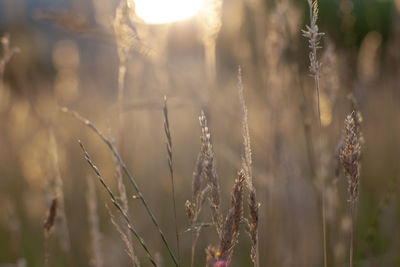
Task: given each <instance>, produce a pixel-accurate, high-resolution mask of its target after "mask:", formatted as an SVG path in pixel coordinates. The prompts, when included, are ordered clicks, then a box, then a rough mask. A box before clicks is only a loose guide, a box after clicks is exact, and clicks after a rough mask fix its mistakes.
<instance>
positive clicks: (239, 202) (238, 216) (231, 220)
mask: <svg viewBox="0 0 400 267" xmlns="http://www.w3.org/2000/svg"><path fill="white" fill-rule="evenodd" d="M244 181H245V173H244V171H243V170H242V171H240V172H239V174H238V178H237V179H236V180H235V185H234V187H233V190H232V200H231V208H230V209H229V212H228V215H227V216H226V219H225V224H224V228H223V233H222V238H221V241H220V244H219V249H218V253H217V258H218V261H221V262H227V263H229V262H230V260H231V258H232V253H233V248H234V247H235V245H236V244H237V242H238V238H239V227H240V224H241V222H242V220H243V185H244Z"/></svg>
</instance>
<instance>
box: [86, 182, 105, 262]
mask: <svg viewBox="0 0 400 267" xmlns="http://www.w3.org/2000/svg"><path fill="white" fill-rule="evenodd" d="M87 185H88V189H87V196H86V201H87V205H88V222H89V229H90V241H91V245H92V258H91V260H90V266H93V267H103V266H104V261H103V253H102V246H101V240H102V237H101V233H100V225H99V214H98V211H97V197H96V187H95V185H94V182H93V180H92V179H91V177H90V176H89V175H88V176H87Z"/></svg>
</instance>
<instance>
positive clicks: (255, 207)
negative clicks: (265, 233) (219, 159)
mask: <svg viewBox="0 0 400 267" xmlns="http://www.w3.org/2000/svg"><path fill="white" fill-rule="evenodd" d="M238 89H239V101H240V105H241V107H242V135H243V146H244V157H243V164H242V165H243V170H244V173H245V177H246V186H247V189H248V190H249V196H248V206H249V221H248V230H249V231H248V232H249V235H250V239H251V252H250V256H251V260H252V262H253V264H254V266H259V254H258V218H259V205H260V204H259V203H258V202H257V195H256V189H255V187H254V184H253V172H252V156H251V144H250V132H249V125H248V121H247V107H246V102H245V99H244V95H243V81H242V69H241V67H240V66H239V68H238Z"/></svg>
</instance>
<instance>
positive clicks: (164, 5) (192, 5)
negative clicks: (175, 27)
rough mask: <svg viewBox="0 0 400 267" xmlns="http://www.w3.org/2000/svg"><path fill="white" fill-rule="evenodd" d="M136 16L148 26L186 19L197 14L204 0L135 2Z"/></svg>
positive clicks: (140, 0)
mask: <svg viewBox="0 0 400 267" xmlns="http://www.w3.org/2000/svg"><path fill="white" fill-rule="evenodd" d="M134 2H135V10H136V14H137V15H138V16H139V17H140V18H142V19H143V20H144V21H145V22H146V23H148V24H165V23H172V22H175V21H180V20H185V19H188V18H190V17H192V16H194V15H196V13H198V12H199V11H200V9H201V7H202V5H203V4H204V2H205V0H135V1H134Z"/></svg>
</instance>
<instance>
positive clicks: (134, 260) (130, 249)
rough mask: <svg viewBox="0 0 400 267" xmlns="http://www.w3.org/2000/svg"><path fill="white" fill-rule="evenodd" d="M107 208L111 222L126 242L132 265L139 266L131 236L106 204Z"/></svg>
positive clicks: (126, 249) (126, 250)
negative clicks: (122, 227)
mask: <svg viewBox="0 0 400 267" xmlns="http://www.w3.org/2000/svg"><path fill="white" fill-rule="evenodd" d="M106 208H107V211H108V214H109V215H110V220H111V223H112V224H113V225H114V227H115V229H116V230H117V232H118V233H119V235H120V236H121V239H122V241H123V242H124V244H125V252H126V254H128V256H129V258H130V259H131V261H132V265H133V266H135V267H139V266H140V263H139V260H138V258H137V257H136V255H135V252H134V249H133V246H132V242H131V240H129V236H128V235H126V233H125V231H123V230H122V229H121V227H120V226H119V224H118V223H117V222H116V221H115V218H114V215H113V214H112V212H111V210H110V209H109V208H108V205H107V204H106ZM155 261H156V260H155ZM156 263H157V261H156ZM157 266H159V265H158V264H157Z"/></svg>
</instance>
